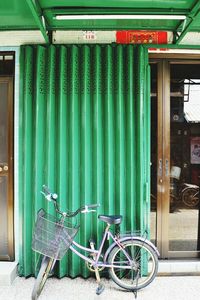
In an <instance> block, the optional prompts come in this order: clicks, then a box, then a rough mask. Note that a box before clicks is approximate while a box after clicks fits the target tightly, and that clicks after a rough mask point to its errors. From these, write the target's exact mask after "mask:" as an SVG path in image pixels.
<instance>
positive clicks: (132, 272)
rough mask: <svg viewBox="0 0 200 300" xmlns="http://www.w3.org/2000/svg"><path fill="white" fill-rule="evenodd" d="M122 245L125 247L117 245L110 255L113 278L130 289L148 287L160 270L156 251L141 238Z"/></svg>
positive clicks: (118, 283) (123, 286) (110, 271)
mask: <svg viewBox="0 0 200 300" xmlns="http://www.w3.org/2000/svg"><path fill="white" fill-rule="evenodd" d="M121 245H122V247H123V249H121V248H120V247H118V246H116V247H114V248H113V249H112V250H111V252H110V254H109V256H108V262H109V264H111V265H113V267H111V268H110V269H109V273H110V276H111V278H112V280H113V281H114V282H115V283H116V284H117V285H119V286H120V287H122V288H124V289H126V290H129V291H136V290H139V289H142V288H144V287H146V286H147V285H148V284H150V283H151V282H152V281H153V279H154V278H155V276H156V274H157V271H158V256H157V254H156V252H155V251H154V250H153V249H152V248H151V247H150V246H149V245H148V244H147V243H146V242H143V241H139V240H129V241H124V242H122V243H121ZM115 265H116V267H114V266H115ZM118 266H119V267H118Z"/></svg>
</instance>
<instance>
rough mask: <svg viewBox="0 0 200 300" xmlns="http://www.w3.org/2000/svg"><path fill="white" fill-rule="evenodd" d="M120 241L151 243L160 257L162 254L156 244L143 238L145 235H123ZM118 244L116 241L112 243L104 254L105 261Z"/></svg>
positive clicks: (150, 245)
mask: <svg viewBox="0 0 200 300" xmlns="http://www.w3.org/2000/svg"><path fill="white" fill-rule="evenodd" d="M119 241H120V242H125V241H140V242H145V243H146V244H147V245H149V247H151V248H152V250H153V251H154V252H155V253H156V254H157V256H158V257H159V256H160V253H159V251H158V249H157V248H156V246H155V245H154V244H153V243H152V242H151V241H149V240H147V239H145V238H143V237H140V236H137V237H135V236H133V237H132V236H126V237H123V238H121V239H119ZM116 245H117V244H116V243H112V244H111V245H110V247H109V248H108V249H107V251H106V253H105V255H104V262H106V261H107V258H108V255H109V253H110V252H111V251H112V249H113V248H114V247H115V246H116Z"/></svg>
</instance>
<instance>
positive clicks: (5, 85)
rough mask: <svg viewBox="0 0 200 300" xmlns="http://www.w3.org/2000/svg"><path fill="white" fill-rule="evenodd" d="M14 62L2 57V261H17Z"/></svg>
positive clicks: (8, 55)
mask: <svg viewBox="0 0 200 300" xmlns="http://www.w3.org/2000/svg"><path fill="white" fill-rule="evenodd" d="M13 62H14V57H13V55H11V54H1V53H0V66H1V68H0V69H1V74H0V212H1V218H0V261H13V260H14V220H13V215H14V199H13V74H14V73H12V72H11V71H13ZM5 70H6V71H5ZM6 73H7V74H6ZM11 73H12V75H11Z"/></svg>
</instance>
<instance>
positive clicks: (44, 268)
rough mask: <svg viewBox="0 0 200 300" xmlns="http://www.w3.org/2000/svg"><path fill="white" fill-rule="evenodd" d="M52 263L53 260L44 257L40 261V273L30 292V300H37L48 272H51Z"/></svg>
mask: <svg viewBox="0 0 200 300" xmlns="http://www.w3.org/2000/svg"><path fill="white" fill-rule="evenodd" d="M53 262H54V259H53V258H50V257H47V256H44V257H43V259H42V263H41V267H40V271H39V273H38V276H37V278H36V281H35V284H34V287H33V291H32V300H37V299H38V298H39V296H40V294H41V292H42V289H43V287H44V285H45V283H46V280H47V278H48V275H49V272H50V271H51V267H52V264H53Z"/></svg>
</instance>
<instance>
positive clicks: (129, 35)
mask: <svg viewBox="0 0 200 300" xmlns="http://www.w3.org/2000/svg"><path fill="white" fill-rule="evenodd" d="M116 43H117V44H167V32H166V31H148V30H146V31H145V30H126V31H125V30H122V31H117V33H116Z"/></svg>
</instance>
